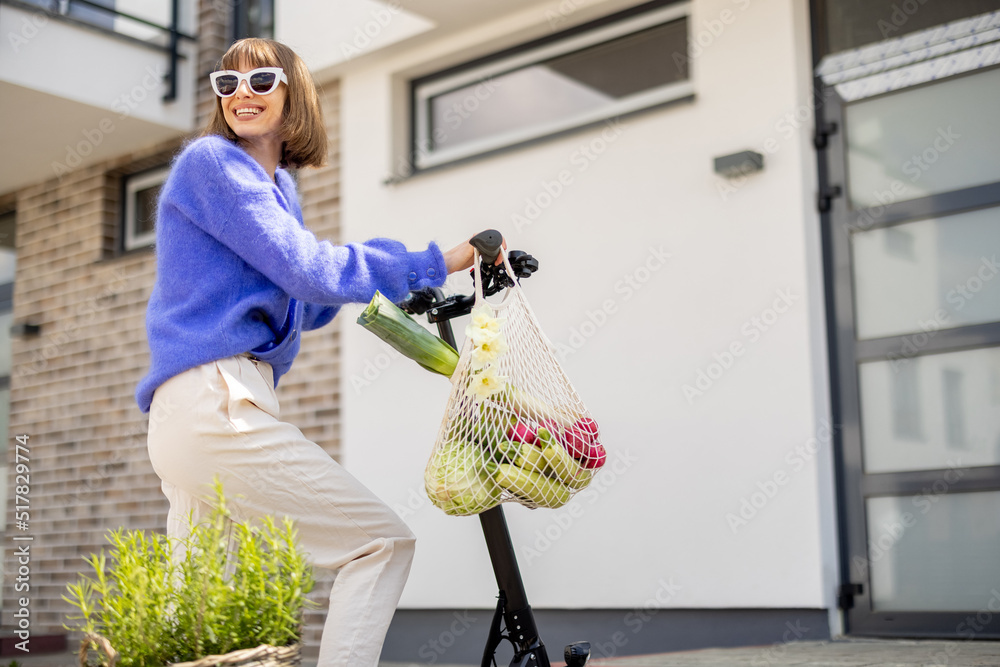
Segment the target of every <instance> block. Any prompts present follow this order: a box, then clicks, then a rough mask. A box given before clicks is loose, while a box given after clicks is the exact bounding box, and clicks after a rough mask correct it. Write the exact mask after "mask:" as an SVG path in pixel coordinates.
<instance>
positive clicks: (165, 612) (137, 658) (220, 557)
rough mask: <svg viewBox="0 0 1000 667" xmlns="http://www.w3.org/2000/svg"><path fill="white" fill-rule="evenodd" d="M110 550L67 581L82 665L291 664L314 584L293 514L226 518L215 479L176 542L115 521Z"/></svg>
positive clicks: (196, 666) (89, 559)
mask: <svg viewBox="0 0 1000 667" xmlns="http://www.w3.org/2000/svg"><path fill="white" fill-rule="evenodd" d="M107 539H108V541H109V542H110V543H111V546H112V548H111V552H110V555H109V556H105V554H104V552H103V551H102V552H101V553H100V554H96V555H91V556H89V557H85V558H84V560H85V561H86V562H87V563H89V564H90V566H91V567H92V568H93V576H92V577H90V576H86V575H84V576H82V577H81V578H80V580H79V581H77V582H76V583H71V584H69V585H68V586H67V589H68V593H69V594H68V595H64V596H63V599H64V600H66V601H67V602H69V603H70V604H71V605H73V606H74V607H75V608H77V609H79V611H80V614H79V615H76V616H71V617H69V618H70V620H77V621H79V624H78V625H77V626H75V627H70V626H68V625H67V626H65V627H66V628H67V629H68V630H76V631H80V632H82V633H83V634H84V639H83V641H82V643H81V648H80V664H81V665H99V666H101V667H165V666H167V665H175V666H177V667H180V666H181V665H184V666H185V667H209V666H211V667H237V666H238V665H251V664H252V665H255V666H260V667H279V666H280V667H284V666H285V665H298V664H299V662H300V655H301V643H300V642H301V635H302V613H303V611H304V609H305V607H306V606H308V605H312V604H314V603H313V602H312V601H310V600H308V599H307V598H306V595H307V594H308V593H309V591H310V590H312V587H313V585H314V583H315V579H314V577H313V573H312V568H311V567H310V566H309V565H308V564H307V563H306V561H305V557H304V555H303V554H302V552H301V551H300V550H299V548H298V545H297V542H296V533H295V528H294V525H293V523H292V521H291V520H290V519H288V518H287V517H285V519H284V520H283V521H282V522H281V523H280V524H279V523H278V522H277V521H275V520H274V519H273V518H272V517H266V518H265V519H264V520H262V521H261V522H259V525H253V526H251V525H245V524H239V523H235V522H233V521H231V512H230V510H229V509H228V508H227V506H226V501H225V498H224V496H223V492H222V485H221V483H220V482H219V481H218V480H216V482H215V509H214V511H213V512H212V514H211V515H210V516H209V518H208V519H207V520H206V521H204V522H202V523H199V524H197V525H195V526H193V527H192V529H191V532H190V534H189V536H188V537H187V538H185V539H183V540H171V539H170V538H168V537H167V536H165V535H162V534H159V533H153V534H150V535H147V534H146V533H144V532H142V531H126V530H124V529H122V528H119V529H117V530H112V531H109V534H108V536H107Z"/></svg>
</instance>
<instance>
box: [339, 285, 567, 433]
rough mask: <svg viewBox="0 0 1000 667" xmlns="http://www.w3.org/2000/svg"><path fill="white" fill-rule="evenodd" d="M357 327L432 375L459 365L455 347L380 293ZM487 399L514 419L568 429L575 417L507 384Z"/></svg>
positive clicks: (453, 369) (453, 368)
mask: <svg viewBox="0 0 1000 667" xmlns="http://www.w3.org/2000/svg"><path fill="white" fill-rule="evenodd" d="M358 324H360V325H361V326H363V327H364V328H366V329H368V330H369V331H371V332H372V333H373V334H375V335H376V336H378V337H379V338H381V339H382V340H384V341H385V342H386V343H388V344H389V345H391V346H392V347H394V348H395V349H396V350H398V351H399V352H400V353H401V354H402V355H403V356H404V357H409V358H410V359H413V360H414V361H415V362H417V363H418V364H420V365H421V366H423V367H424V368H426V369H427V370H429V371H431V372H434V373H440V374H441V375H445V376H447V377H451V375H452V373H454V372H455V367H456V366H458V352H456V351H455V348H453V347H452V346H451V345H448V343H446V342H444V341H443V340H441V339H440V338H438V337H437V336H435V335H434V334H432V333H431V332H429V331H427V329H425V328H423V327H422V326H420V324H419V323H417V321H416V320H414V319H413V318H412V317H410V316H409V315H408V314H407V313H405V312H404V311H403V310H402V309H400V308H399V307H398V306H397V305H396V304H394V303H393V302H392V301H390V300H389V299H388V298H386V296H385V295H384V294H382V293H381V292H375V296H374V297H373V298H372V300H371V303H369V304H368V307H367V308H365V310H364V312H362V313H361V315H360V317H358ZM490 398H492V399H493V400H494V401H496V402H498V403H500V404H502V405H504V406H505V407H506V408H508V409H510V410H512V411H513V412H514V413H515V414H517V416H519V417H521V418H523V419H530V420H534V421H536V422H539V423H541V422H544V421H546V420H548V421H552V422H555V423H556V424H559V425H560V426H561V427H563V428H568V427H570V426H572V425H573V423H574V421H575V420H576V418H577V416H576V415H566V414H564V413H563V412H560V411H558V410H556V409H555V408H554V407H552V406H551V405H549V404H548V403H546V402H545V401H543V400H541V399H540V398H536V397H535V396H532V395H531V394H528V393H527V392H524V391H521V390H520V389H518V388H517V387H513V386H511V385H509V384H507V385H506V386H504V388H503V389H502V390H501V391H498V392H495V393H493V394H491V395H490Z"/></svg>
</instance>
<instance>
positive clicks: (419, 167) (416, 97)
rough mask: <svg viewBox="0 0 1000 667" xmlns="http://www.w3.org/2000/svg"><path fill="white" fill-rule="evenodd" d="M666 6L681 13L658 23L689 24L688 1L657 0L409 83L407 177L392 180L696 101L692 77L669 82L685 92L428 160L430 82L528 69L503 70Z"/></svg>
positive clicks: (636, 29) (517, 67)
mask: <svg viewBox="0 0 1000 667" xmlns="http://www.w3.org/2000/svg"><path fill="white" fill-rule="evenodd" d="M667 8H676V9H677V10H678V15H677V16H676V17H674V18H670V19H664V20H663V21H661V22H659V23H658V24H663V23H669V22H671V21H677V20H685V19H689V18H690V2H688V1H686V0H654V1H653V2H647V3H644V4H642V5H638V6H636V7H632V8H630V9H627V10H625V11H621V12H616V13H614V14H610V15H608V16H604V17H602V18H600V19H597V20H594V21H590V22H587V23H584V24H582V25H579V26H575V27H573V28H569V29H567V30H563V31H561V32H558V33H555V34H552V35H548V36H545V37H542V38H539V39H535V40H532V41H529V42H526V43H523V44H519V45H517V46H513V47H510V48H507V49H503V50H501V51H498V52H495V53H492V54H489V55H486V56H483V57H480V58H476V59H473V60H470V61H467V62H463V63H460V64H457V65H454V66H452V67H448V68H446V69H443V70H439V71H436V72H433V73H430V74H427V75H424V76H420V77H417V78H414V79H412V80H410V81H409V112H408V121H409V127H408V132H409V136H408V141H407V167H408V173H403V174H395V175H394V179H399V178H405V177H408V176H412V175H415V174H417V173H423V172H427V171H432V170H436V169H438V168H440V167H448V166H453V165H456V164H461V163H464V162H467V161H469V160H475V159H479V158H483V157H487V156H490V155H494V154H496V153H500V152H506V151H508V150H512V149H517V148H521V147H524V146H527V145H532V144H535V143H537V142H542V141H548V140H550V139H554V138H556V137H561V136H563V135H565V134H568V133H573V132H577V131H581V130H583V129H586V128H590V127H594V126H598V125H601V124H603V123H606V122H608V120H610V119H612V118H616V117H624V116H629V115H632V114H636V113H644V112H647V111H649V110H651V109H658V108H661V107H663V106H666V105H670V104H674V103H677V102H681V101H689V100H691V99H693V97H694V89H693V82H692V80H691V78H690V76H689V77H688V78H687V79H686V80H682V81H681V82H680V83H678V84H671V85H674V86H678V88H681V87H683V88H684V89H685V90H683V91H682V92H680V93H679V94H677V95H675V96H672V97H670V98H669V99H665V100H663V101H660V102H657V103H653V104H650V105H647V106H643V107H641V108H638V109H634V110H628V111H625V112H615V111H614V110H610V111H609V113H607V114H606V115H604V116H602V117H601V118H600V119H598V120H593V121H588V122H583V123H572V122H569V123H567V124H566V125H565V127H561V128H560V129H557V130H554V131H549V132H544V133H540V134H537V135H534V136H530V137H527V138H525V139H523V140H515V141H512V142H509V143H508V142H503V143H499V144H498V145H496V146H495V147H489V148H484V149H472V150H468V151H456V152H455V156H454V157H447V158H444V159H440V160H437V159H431V160H428V159H426V156H427V155H428V154H429V150H428V145H429V140H428V139H429V137H430V136H431V135H433V130H432V129H429V128H428V129H421V126H422V125H423V123H422V120H423V119H427V118H428V114H427V111H426V107H423V108H422V106H423V105H424V104H425V103H426V102H429V100H430V99H431V98H430V97H426V98H424V99H422V98H421V95H420V92H419V91H420V89H421V88H422V87H425V86H427V85H428V84H432V83H434V82H438V81H442V80H448V79H453V78H455V77H459V76H469V75H470V73H474V72H476V71H477V70H483V69H484V68H494V67H497V68H499V69H498V71H492V72H491V74H490V75H499V74H503V73H506V72H509V71H514V70H517V69H520V68H523V67H527V66H530V63H531V62H532V61H531V60H528V61H526V62H524V63H521V64H519V65H517V66H516V67H510V68H509V69H505V68H504V63H505V62H508V61H512V60H514V59H515V58H518V59H519V58H523V57H524V56H525V54H529V53H530V52H533V51H538V50H540V49H543V48H545V47H550V46H552V45H554V44H558V43H560V42H565V41H567V40H570V39H573V38H577V37H580V36H584V35H587V34H588V33H595V32H599V31H601V30H603V29H607V28H608V27H609V26H614V25H615V24H621V23H624V22H628V21H633V20H636V19H640V18H641V17H643V16H644V15H648V14H651V13H654V12H659V11H661V10H665V9H667ZM658 24H652V25H658ZM650 27H652V26H651V25H650V26H643V27H637V28H635V29H634V30H632V31H628V32H626V33H623V35H619V36H624V35H627V34H634V33H638V32H641V31H642V30H644V29H648V28H650ZM611 39H614V38H608V39H607V40H600V39H599V40H597V41H594V42H593V43H592V44H589V45H588V46H587V47H585V48H589V47H590V46H597V45H599V44H602V43H605V41H611ZM689 45H690V26H688V43H687V44H686V45H685V46H686V47H687V46H689ZM569 52H570V50H568V51H567V53H569ZM684 56H685V57H688V53H687V49H685V53H684ZM545 59H546V58H544V57H540V58H538V59H537V62H541V61H544V60H545ZM476 80H477V79H476V78H475V77H473V79H472V80H471V81H470V82H469V83H465V84H462V85H457V86H455V87H456V88H461V87H466V86H468V85H470V84H471V83H474V82H475V81H476ZM435 94H441V92H440V91H439V92H437V93H435Z"/></svg>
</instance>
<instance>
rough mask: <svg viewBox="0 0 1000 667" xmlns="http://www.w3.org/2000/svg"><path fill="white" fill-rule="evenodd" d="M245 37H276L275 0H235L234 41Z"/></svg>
mask: <svg viewBox="0 0 1000 667" xmlns="http://www.w3.org/2000/svg"><path fill="white" fill-rule="evenodd" d="M244 37H267V38H268V39H274V0H234V3H233V41H236V40H237V39H243V38H244Z"/></svg>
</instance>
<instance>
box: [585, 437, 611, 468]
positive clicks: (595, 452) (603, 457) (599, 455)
mask: <svg viewBox="0 0 1000 667" xmlns="http://www.w3.org/2000/svg"><path fill="white" fill-rule="evenodd" d="M607 459H608V453H607V452H606V451H605V450H604V445H602V444H600V443H597V444H595V445H593V446H592V448H591V450H590V451H589V452H587V456H586V457H584V458H583V459H582V460H581V461H580V465H582V466H583V467H584V468H590V469H597V468H600V467H601V466H603V465H604V462H605V461H607Z"/></svg>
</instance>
